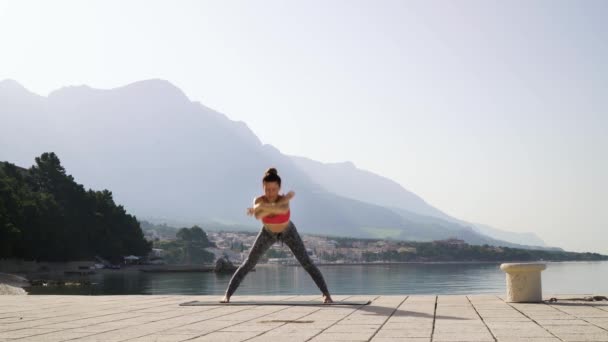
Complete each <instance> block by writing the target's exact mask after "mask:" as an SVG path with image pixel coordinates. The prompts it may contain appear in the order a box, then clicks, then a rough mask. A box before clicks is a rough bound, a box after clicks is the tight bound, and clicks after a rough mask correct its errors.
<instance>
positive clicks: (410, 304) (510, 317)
mask: <svg viewBox="0 0 608 342" xmlns="http://www.w3.org/2000/svg"><path fill="white" fill-rule="evenodd" d="M583 296H584V295H574V296H573V295H561V296H555V295H551V296H547V297H545V299H548V298H549V297H557V298H572V297H583ZM219 299H220V297H219V296H177V295H164V296H163V295H155V296H59V295H57V296H0V341H2V342H6V341H15V342H16V341H19V342H25V341H104V342H118V341H132V342H136V341H137V342H139V341H165V342H172V341H273V342H274V341H289V342H297V341H377V342H380V341H385V342H388V341H406V342H407V341H416V342H423V341H445V342H456V341H467V342H470V341H481V342H486V341H487V342H492V341H506V342H511V341H530V342H532V341H533V342H553V341H555V342H558V341H573V342H574V341H608V302H581V301H565V300H558V301H557V302H555V303H547V302H542V303H535V304H530V303H525V304H524V303H508V302H507V301H506V300H505V299H506V298H505V296H504V295H470V296H461V295H458V296H447V295H440V296H432V295H430V296H418V295H416V296H407V295H399V296H380V295H365V296H335V297H334V299H335V300H365V299H369V300H372V303H371V304H370V305H366V306H354V307H351V306H322V305H317V306H290V305H289V301H302V300H307V301H311V302H315V303H319V304H320V303H321V298H320V296H238V295H236V296H234V297H233V299H234V300H256V301H257V300H259V301H263V300H272V301H276V300H282V301H285V303H286V304H285V305H284V306H261V305H251V306H222V305H221V304H218V305H217V306H200V307H196V306H194V307H193V306H179V304H180V303H183V302H188V301H193V300H201V301H208V300H218V301H219Z"/></svg>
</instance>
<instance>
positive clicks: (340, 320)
mask: <svg viewBox="0 0 608 342" xmlns="http://www.w3.org/2000/svg"><path fill="white" fill-rule="evenodd" d="M350 297H353V296H350ZM350 297H347V298H345V299H343V300H347V299H348V298H350ZM378 298H380V296H376V297H374V299H372V303H373V302H374V301H375V300H376V299H378ZM363 306H364V305H359V306H358V307H357V308H356V309H355V310H353V312H351V313H349V314H348V315H346V316H344V317H342V318H340V319H339V320H337V321H336V322H334V324H332V325H330V326H328V327H327V328H325V329H323V330H321V331H319V333H317V334H315V335H313V336H312V337H310V338H309V339H307V340H306V341H310V340H312V339H313V338H315V337H317V336H319V335H321V334H322V333H323V332H324V331H325V330H327V329H329V328H331V327H333V326H334V325H336V324H338V323H340V322H342V321H343V320H345V319H346V318H347V317H349V316H350V315H352V314H354V313H355V312H357V311H358V310H359V309H361V308H362V307H363Z"/></svg>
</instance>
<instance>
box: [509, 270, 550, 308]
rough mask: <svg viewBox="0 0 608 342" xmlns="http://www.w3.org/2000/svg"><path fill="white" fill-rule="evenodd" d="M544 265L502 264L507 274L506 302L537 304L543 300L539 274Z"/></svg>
mask: <svg viewBox="0 0 608 342" xmlns="http://www.w3.org/2000/svg"><path fill="white" fill-rule="evenodd" d="M545 268H547V266H546V265H545V264H539V263H537V264H533V263H523V264H515V263H512V264H502V265H500V269H501V270H503V271H505V272H506V273H507V301H508V302H515V303H538V302H541V301H542V300H543V291H542V287H541V281H540V272H541V271H543V270H544V269H545Z"/></svg>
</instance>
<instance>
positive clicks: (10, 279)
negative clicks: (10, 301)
mask: <svg viewBox="0 0 608 342" xmlns="http://www.w3.org/2000/svg"><path fill="white" fill-rule="evenodd" d="M29 285H30V282H29V281H28V280H27V279H25V278H23V277H21V276H18V275H15V274H10V273H0V295H26V294H27V292H26V291H25V290H24V289H23V287H25V286H29Z"/></svg>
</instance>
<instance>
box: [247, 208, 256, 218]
mask: <svg viewBox="0 0 608 342" xmlns="http://www.w3.org/2000/svg"><path fill="white" fill-rule="evenodd" d="M254 214H255V209H253V208H247V216H253V215H254Z"/></svg>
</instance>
